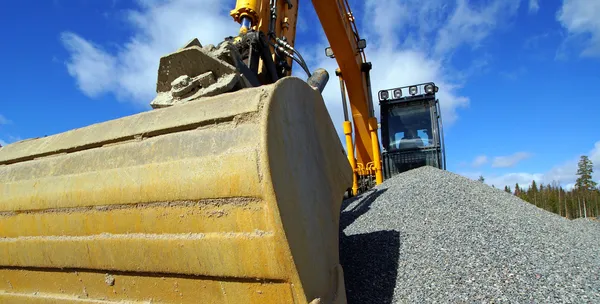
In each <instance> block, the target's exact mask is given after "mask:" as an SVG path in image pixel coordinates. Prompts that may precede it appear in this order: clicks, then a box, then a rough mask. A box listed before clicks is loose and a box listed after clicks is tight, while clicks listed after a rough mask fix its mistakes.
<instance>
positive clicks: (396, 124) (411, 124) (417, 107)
mask: <svg viewBox="0 0 600 304" xmlns="http://www.w3.org/2000/svg"><path fill="white" fill-rule="evenodd" d="M385 131H387V132H385V133H387V134H388V138H387V140H384V146H385V149H386V150H387V151H390V152H393V151H410V150H415V149H420V148H427V147H432V146H433V145H434V141H433V134H432V123H431V107H430V106H429V105H427V104H422V103H420V104H413V105H396V106H392V107H389V108H388V109H387V130H385Z"/></svg>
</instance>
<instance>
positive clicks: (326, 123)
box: [0, 77, 352, 304]
mask: <svg viewBox="0 0 600 304" xmlns="http://www.w3.org/2000/svg"><path fill="white" fill-rule="evenodd" d="M225 105H227V107H226V106H225ZM142 130H143V132H141V133H138V132H139V131H142ZM98 131H104V133H102V132H100V133H98ZM39 157H43V158H39ZM35 158H38V159H35ZM34 159H35V160H34ZM0 163H3V164H5V165H4V166H0V229H1V230H0V257H2V258H1V259H0V302H2V303H5V302H12V303H69V302H71V303H103V302H106V301H121V300H128V301H134V302H135V301H138V302H140V301H147V298H148V297H149V296H151V297H152V298H154V299H155V302H159V301H158V300H157V299H161V301H160V302H162V303H301V304H305V303H310V302H311V301H313V300H315V299H320V300H321V301H322V303H345V294H344V292H343V286H344V285H343V276H340V273H341V269H340V265H339V257H338V252H339V248H338V244H339V239H338V236H339V215H340V205H341V201H342V197H343V193H344V192H345V190H346V189H348V187H350V186H351V184H352V169H351V167H350V165H349V163H348V161H347V160H346V158H345V157H344V154H343V149H342V146H341V143H340V142H339V140H338V139H337V134H336V132H335V128H334V126H333V124H332V122H331V120H330V119H329V114H328V112H327V109H326V107H325V104H324V101H323V99H322V97H321V95H320V94H319V93H318V92H316V91H315V90H313V89H312V88H311V87H309V86H308V85H307V84H306V83H305V82H304V81H302V80H300V79H297V78H293V77H289V78H285V79H282V80H280V81H278V82H277V83H276V84H274V85H270V86H265V87H261V88H252V89H246V90H242V91H239V92H234V93H228V94H223V95H221V96H218V97H217V98H206V99H202V100H198V101H191V102H189V103H186V104H182V105H178V106H173V107H169V108H164V109H160V110H153V111H149V112H145V113H141V114H136V115H132V116H129V117H124V118H121V119H117V120H113V121H109V122H104V123H100V124H96V125H92V126H89V127H84V128H80V129H77V130H72V131H69V132H65V133H61V134H57V135H52V136H49V137H46V138H40V139H35V140H30V141H25V142H20V143H16V144H12V145H8V146H7V147H3V148H2V149H0ZM75 271H77V273H78V274H79V275H75ZM105 273H110V274H112V275H113V276H114V277H115V284H114V286H107V285H106V283H105V282H104V280H103V276H104V274H105ZM163 278H164V280H166V281H164V282H163V281H161V280H162V279H163ZM79 279H81V280H82V281H79V283H77V282H78V280H79ZM76 280H77V281H76ZM7 281H8V282H9V283H7ZM176 282H177V284H179V286H181V287H180V288H179V289H178V290H179V293H177V292H176V291H174V289H173V285H172V284H175V283H176ZM261 282H268V283H265V284H262V285H261ZM78 284H79V285H78ZM120 284H123V285H120ZM83 287H85V289H86V291H85V293H87V297H85V293H84V292H83ZM109 287H110V288H109ZM119 288H120V289H119ZM123 288H125V290H123ZM32 289H35V291H32ZM259 291H260V292H259Z"/></svg>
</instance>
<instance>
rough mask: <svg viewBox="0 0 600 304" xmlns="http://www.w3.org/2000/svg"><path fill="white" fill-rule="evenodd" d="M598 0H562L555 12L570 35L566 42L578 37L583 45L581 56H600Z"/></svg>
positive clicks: (599, 6) (599, 2)
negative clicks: (560, 5)
mask: <svg viewBox="0 0 600 304" xmlns="http://www.w3.org/2000/svg"><path fill="white" fill-rule="evenodd" d="M598 15H600V1H590V0H564V1H563V5H562V7H561V8H560V10H559V11H558V13H557V16H556V18H557V20H558V21H559V22H560V23H561V24H562V26H563V27H564V28H566V29H567V31H568V32H569V33H570V34H571V35H572V36H571V37H569V38H567V40H566V42H567V43H573V42H575V41H577V39H572V38H573V36H575V37H578V38H580V40H579V41H584V42H583V44H585V47H584V49H583V51H582V53H581V55H583V56H600V18H598Z"/></svg>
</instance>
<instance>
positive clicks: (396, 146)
mask: <svg viewBox="0 0 600 304" xmlns="http://www.w3.org/2000/svg"><path fill="white" fill-rule="evenodd" d="M419 87H421V88H420V89H419ZM427 87H429V89H428V88H427ZM437 90H438V87H436V86H435V84H433V83H425V84H418V85H412V86H409V87H402V88H393V89H387V90H382V91H380V92H379V94H378V95H379V105H380V111H381V112H380V114H381V143H382V145H383V151H382V153H381V156H382V171H383V176H384V178H385V179H388V178H390V177H392V176H394V175H396V174H400V173H402V172H406V171H408V170H412V169H415V168H418V167H422V166H433V167H436V168H439V169H442V170H445V169H446V159H445V149H444V140H443V130H442V121H441V114H440V107H439V101H438V99H437V98H436V96H435V93H436V92H437ZM402 92H408V93H409V94H408V95H403V94H402ZM392 93H394V94H392ZM392 96H393V97H392Z"/></svg>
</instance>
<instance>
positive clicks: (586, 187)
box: [575, 155, 598, 218]
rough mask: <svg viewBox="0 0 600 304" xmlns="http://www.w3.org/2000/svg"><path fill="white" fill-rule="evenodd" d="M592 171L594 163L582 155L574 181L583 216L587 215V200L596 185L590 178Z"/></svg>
mask: <svg viewBox="0 0 600 304" xmlns="http://www.w3.org/2000/svg"><path fill="white" fill-rule="evenodd" d="M592 173H594V165H593V164H592V161H591V160H590V159H589V158H588V157H587V155H582V156H581V158H580V160H579V163H578V168H577V175H578V176H579V177H578V178H577V181H575V188H576V189H577V192H578V195H577V196H578V200H581V204H582V207H583V217H586V218H587V216H588V206H587V205H588V201H589V198H590V194H591V193H592V192H593V191H594V189H595V188H596V186H597V185H598V184H597V183H596V182H595V181H594V180H592Z"/></svg>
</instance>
